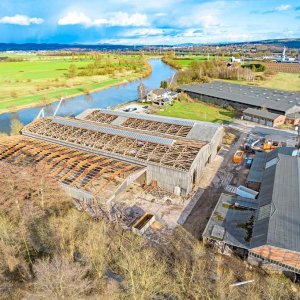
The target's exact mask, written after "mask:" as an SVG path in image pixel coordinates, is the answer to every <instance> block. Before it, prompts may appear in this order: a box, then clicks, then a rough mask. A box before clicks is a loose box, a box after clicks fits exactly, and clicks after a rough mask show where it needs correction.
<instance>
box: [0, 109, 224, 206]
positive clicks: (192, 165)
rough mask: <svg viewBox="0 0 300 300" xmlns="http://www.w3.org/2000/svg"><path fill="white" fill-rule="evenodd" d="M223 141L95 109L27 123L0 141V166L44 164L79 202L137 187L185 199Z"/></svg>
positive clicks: (152, 119) (156, 120)
mask: <svg viewBox="0 0 300 300" xmlns="http://www.w3.org/2000/svg"><path fill="white" fill-rule="evenodd" d="M222 137H223V128H222V126H220V125H217V124H212V123H206V122H197V121H192V120H184V119H175V118H167V117H160V116H154V115H146V114H145V115H144V114H143V115H142V114H134V113H125V112H119V111H111V110H100V109H94V110H87V111H85V112H84V113H82V114H80V115H78V116H77V117H76V118H61V117H51V118H44V119H38V120H36V121H34V122H32V123H30V124H29V125H27V126H25V127H24V128H23V130H22V136H20V137H18V138H11V139H10V138H8V139H5V140H3V142H2V145H1V149H2V151H1V155H0V161H6V162H9V163H12V164H16V165H20V166H22V165H26V164H35V163H38V162H40V161H43V162H45V163H46V164H48V165H50V168H51V170H52V174H53V175H54V176H55V177H56V178H57V179H58V180H59V181H60V182H61V183H62V185H64V186H65V187H66V188H67V189H69V191H70V192H71V194H72V195H73V197H74V198H76V199H79V200H82V199H83V200H85V199H93V198H97V200H100V201H102V202H105V203H107V202H110V201H112V200H113V199H114V198H115V197H116V196H117V195H118V194H119V193H121V192H122V191H124V189H126V188H127V187H128V186H129V185H130V184H131V183H132V182H133V181H136V180H138V181H139V182H142V183H144V184H147V185H149V184H152V183H155V185H158V186H159V187H160V188H162V189H164V190H166V191H169V192H172V193H174V192H176V193H180V194H181V195H187V194H189V193H190V192H191V191H192V189H193V187H194V185H195V184H196V183H197V182H198V181H199V179H200V178H201V176H202V172H203V169H204V168H205V166H206V164H207V163H209V162H210V160H212V159H213V158H214V157H215V156H216V154H217V150H218V147H219V146H220V144H221V141H222Z"/></svg>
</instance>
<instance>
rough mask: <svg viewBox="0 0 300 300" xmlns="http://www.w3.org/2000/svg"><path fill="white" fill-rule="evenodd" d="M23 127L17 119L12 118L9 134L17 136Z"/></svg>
mask: <svg viewBox="0 0 300 300" xmlns="http://www.w3.org/2000/svg"><path fill="white" fill-rule="evenodd" d="M23 127H24V125H23V123H22V122H21V121H20V120H19V119H17V118H14V119H12V120H11V124H10V128H11V129H10V134H11V135H18V134H20V131H21V130H22V128H23Z"/></svg>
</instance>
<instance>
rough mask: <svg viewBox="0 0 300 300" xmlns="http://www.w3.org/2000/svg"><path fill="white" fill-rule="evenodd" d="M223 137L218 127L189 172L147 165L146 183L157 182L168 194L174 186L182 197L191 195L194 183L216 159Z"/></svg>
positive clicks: (222, 130) (222, 132)
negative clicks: (178, 189) (178, 188)
mask: <svg viewBox="0 0 300 300" xmlns="http://www.w3.org/2000/svg"><path fill="white" fill-rule="evenodd" d="M223 136H224V128H223V127H220V128H219V129H218V130H217V131H216V133H215V135H214V137H213V138H212V140H211V142H210V143H208V144H206V145H205V146H203V147H202V148H201V150H200V151H199V153H198V155H197V156H196V158H195V160H194V162H193V164H192V166H191V168H190V171H189V172H184V171H179V170H175V169H169V168H166V167H163V166H153V165H148V167H147V176H146V177H147V179H146V183H147V184H148V185H149V184H151V182H152V181H157V185H158V186H159V187H161V188H162V189H165V190H167V191H168V192H170V193H174V189H175V187H176V186H179V187H180V188H181V193H182V195H187V194H189V193H191V192H192V190H193V188H194V185H195V183H199V181H200V179H201V178H202V176H203V171H204V168H205V167H206V165H207V164H208V163H209V162H211V161H212V160H213V159H214V158H215V157H216V155H217V152H218V148H219V146H220V145H221V144H222V139H223Z"/></svg>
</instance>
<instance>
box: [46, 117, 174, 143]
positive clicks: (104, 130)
mask: <svg viewBox="0 0 300 300" xmlns="http://www.w3.org/2000/svg"><path fill="white" fill-rule="evenodd" d="M52 122H53V123H57V124H62V125H67V126H73V127H77V128H83V129H88V130H93V131H97V132H102V133H107V134H111V135H118V136H122V137H127V138H131V139H136V140H140V141H147V142H152V143H158V144H162V145H167V146H171V145H172V144H173V143H174V142H175V140H173V139H168V138H162V137H159V136H154V135H148V134H143V133H137V132H133V131H126V130H121V129H116V128H110V127H104V126H100V125H97V124H95V123H94V124H92V123H85V122H81V121H78V120H69V119H62V118H54V119H53V120H52Z"/></svg>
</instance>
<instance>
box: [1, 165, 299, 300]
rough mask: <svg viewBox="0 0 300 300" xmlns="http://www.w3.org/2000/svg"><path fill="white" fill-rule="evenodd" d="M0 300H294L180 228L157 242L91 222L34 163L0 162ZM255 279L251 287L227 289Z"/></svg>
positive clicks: (278, 284)
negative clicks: (15, 163)
mask: <svg viewBox="0 0 300 300" xmlns="http://www.w3.org/2000/svg"><path fill="white" fill-rule="evenodd" d="M0 168H1V172H0V186H1V193H0V286H1V293H0V294H1V295H0V299H14V300H15V299H110V300H111V299H135V300H146V299H147V300H148V299H174V300H177V299H178V300H181V299H195V300H196V299H233V300H235V299H245V300H247V299H249V300H250V299H251V300H253V299H257V300H258V299H262V300H271V299H272V300H273V299H274V300H275V299H276V300H280V299H282V300H287V299H297V296H299V294H297V293H296V292H295V286H293V285H292V283H291V282H290V281H289V280H287V279H286V278H284V277H282V276H279V275H272V274H267V273H266V272H264V271H262V270H260V269H256V268H252V267H250V266H248V265H246V264H245V263H243V262H242V261H241V260H239V259H238V258H234V257H225V256H221V255H219V254H217V253H216V252H215V251H214V250H213V249H211V248H210V247H207V246H205V245H204V244H203V243H202V242H199V241H197V240H195V239H194V238H193V237H192V236H191V235H190V234H189V233H188V232H187V231H185V230H184V229H183V228H182V227H180V226H179V227H178V228H177V229H176V230H175V231H174V232H173V234H172V235H170V236H169V239H168V240H167V243H163V244H157V243H155V242H152V241H151V240H148V239H146V238H144V237H140V236H136V235H134V234H133V233H132V232H131V231H130V230H127V229H125V228H124V227H123V226H121V225H119V224H117V223H115V224H107V223H105V222H104V221H101V220H98V221H94V220H93V219H92V218H91V217H90V216H89V215H88V214H86V213H85V212H82V211H79V210H77V209H76V208H75V207H74V205H73V204H72V199H71V198H70V196H69V195H68V194H66V193H65V191H64V190H62V189H61V187H60V186H59V185H58V184H57V182H56V180H55V179H54V178H52V177H51V176H49V175H48V174H49V170H48V167H47V166H46V165H44V164H42V163H39V164H38V165H36V166H35V167H30V168H29V167H28V168H27V167H22V169H20V168H18V167H15V166H11V165H7V164H4V163H1V165H0ZM250 279H251V280H254V283H253V284H248V285H245V286H241V287H231V285H232V284H233V283H236V282H238V281H243V280H250Z"/></svg>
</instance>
